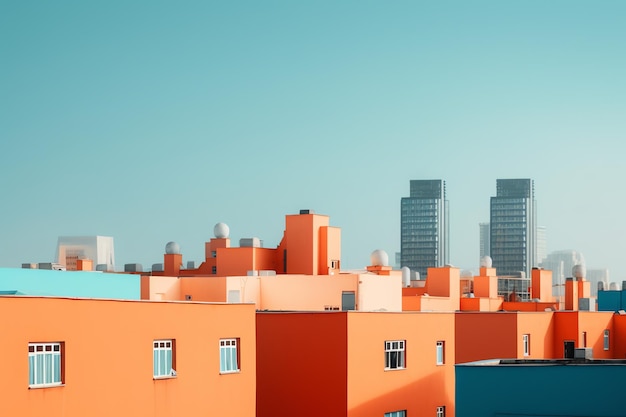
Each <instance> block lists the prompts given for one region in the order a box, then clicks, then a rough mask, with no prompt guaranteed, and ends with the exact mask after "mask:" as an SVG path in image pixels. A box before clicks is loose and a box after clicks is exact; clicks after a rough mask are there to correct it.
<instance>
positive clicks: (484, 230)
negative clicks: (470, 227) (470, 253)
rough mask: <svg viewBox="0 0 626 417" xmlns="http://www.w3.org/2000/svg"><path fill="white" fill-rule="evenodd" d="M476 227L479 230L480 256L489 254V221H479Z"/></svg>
mask: <svg viewBox="0 0 626 417" xmlns="http://www.w3.org/2000/svg"><path fill="white" fill-rule="evenodd" d="M478 229H479V232H480V253H479V255H480V258H479V259H482V258H483V256H491V249H490V245H489V240H490V239H491V234H490V232H489V223H480V224H478Z"/></svg>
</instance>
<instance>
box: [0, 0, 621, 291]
mask: <svg viewBox="0 0 626 417" xmlns="http://www.w3.org/2000/svg"><path fill="white" fill-rule="evenodd" d="M625 21H626V2H625V1H574V0H567V1H556V0H554V1H532V0H531V1H432V2H420V1H394V2H385V1H376V2H373V1H363V0H358V1H319V0H316V1H310V2H305V1H295V2H291V1H250V2H238V1H229V2H212V1H198V2H161V1H102V2H89V1H88V2H85V1H73V2H68V1H55V2H50V1H39V2H27V1H5V2H3V3H2V4H1V5H0V57H1V65H0V175H1V178H2V180H1V181H0V198H1V200H0V201H1V207H2V209H1V216H0V249H1V250H0V266H9V267H16V266H19V265H20V264H21V263H22V262H45V261H50V260H52V258H53V257H54V254H55V247H56V240H57V237H58V236H60V235H96V234H98V235H105V236H113V237H114V238H115V250H116V258H117V259H116V260H117V266H118V269H119V268H122V267H123V264H124V263H130V262H133V263H134V262H139V263H143V264H144V267H149V266H150V265H151V264H152V263H156V262H161V261H162V254H163V251H164V247H165V244H166V243H167V242H168V241H170V240H174V241H177V242H178V243H179V244H180V245H181V248H182V251H183V254H184V258H185V260H195V261H196V262H199V261H201V260H202V257H203V254H204V245H203V244H204V242H205V241H208V240H209V239H210V238H211V237H212V236H213V225H214V224H215V223H217V222H220V221H223V222H226V223H228V224H229V226H230V229H231V238H232V239H233V242H235V243H237V242H238V241H239V238H242V237H252V236H257V237H259V238H261V239H263V240H264V243H265V246H266V247H275V246H276V245H277V244H278V243H279V240H280V238H281V236H282V231H283V229H284V215H285V214H293V213H297V212H298V210H299V209H301V208H309V209H313V210H315V212H317V213H321V214H327V215H330V219H331V224H332V225H334V226H339V227H341V228H342V235H343V245H342V250H343V267H348V268H357V267H363V266H365V265H367V264H368V262H369V254H370V253H371V252H372V251H373V250H374V249H378V248H380V249H385V250H386V251H387V252H388V253H389V254H390V258H392V259H393V253H394V252H396V251H398V250H399V248H400V231H399V229H400V227H399V225H400V198H401V197H403V196H407V195H408V194H409V181H410V180H411V179H430V178H441V179H444V180H446V182H447V191H448V199H449V201H450V204H451V235H452V242H451V261H452V263H453V264H454V265H456V266H459V267H462V268H468V269H469V268H475V267H477V266H478V241H479V238H478V223H479V222H483V221H488V219H489V197H490V196H492V195H495V188H496V179H497V178H519V177H524V178H533V179H534V180H535V189H536V198H537V201H538V217H539V224H540V225H544V226H546V227H547V229H548V250H549V251H553V250H560V249H576V250H579V251H581V252H582V253H583V254H584V255H585V258H586V260H587V266H588V267H607V268H609V269H610V272H611V279H612V280H618V281H621V280H622V279H626V265H624V260H623V258H624V256H623V252H624V250H623V244H624V243H623V240H622V239H623V237H624V236H626V210H625V208H624V207H626V193H625V186H624V180H625V179H626V167H625V163H624V158H625V154H626V145H625V143H626V142H625V139H626V75H625V74H626V24H624V22H625Z"/></svg>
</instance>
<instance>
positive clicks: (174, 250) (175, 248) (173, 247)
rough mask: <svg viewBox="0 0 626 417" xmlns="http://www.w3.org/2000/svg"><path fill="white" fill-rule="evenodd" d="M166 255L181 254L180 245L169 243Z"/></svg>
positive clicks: (166, 247)
mask: <svg viewBox="0 0 626 417" xmlns="http://www.w3.org/2000/svg"><path fill="white" fill-rule="evenodd" d="M165 253H167V254H168V255H172V254H180V245H178V243H176V242H167V245H165Z"/></svg>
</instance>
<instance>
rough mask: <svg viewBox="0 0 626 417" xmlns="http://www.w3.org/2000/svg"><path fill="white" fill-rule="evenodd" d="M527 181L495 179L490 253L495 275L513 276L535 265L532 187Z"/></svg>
mask: <svg viewBox="0 0 626 417" xmlns="http://www.w3.org/2000/svg"><path fill="white" fill-rule="evenodd" d="M534 187H535V186H534V182H533V180H531V179H504V180H502V179H499V180H497V182H496V188H497V190H496V191H497V194H496V196H495V197H491V220H490V229H491V232H490V234H491V238H490V246H491V247H490V251H491V259H492V260H493V267H494V268H496V269H497V271H498V275H517V274H519V272H524V273H525V274H526V277H530V270H531V269H532V268H533V267H534V266H537V261H536V257H537V227H536V218H537V213H536V204H535V188H534Z"/></svg>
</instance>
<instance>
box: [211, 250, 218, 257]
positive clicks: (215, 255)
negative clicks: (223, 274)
mask: <svg viewBox="0 0 626 417" xmlns="http://www.w3.org/2000/svg"><path fill="white" fill-rule="evenodd" d="M211 258H217V251H214V250H212V251H211Z"/></svg>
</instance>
